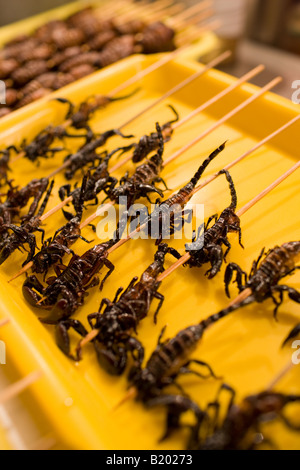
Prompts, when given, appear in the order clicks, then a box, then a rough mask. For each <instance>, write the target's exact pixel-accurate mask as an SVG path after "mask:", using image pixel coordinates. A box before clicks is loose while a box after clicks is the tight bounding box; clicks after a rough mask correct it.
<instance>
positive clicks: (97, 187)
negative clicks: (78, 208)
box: [59, 148, 123, 206]
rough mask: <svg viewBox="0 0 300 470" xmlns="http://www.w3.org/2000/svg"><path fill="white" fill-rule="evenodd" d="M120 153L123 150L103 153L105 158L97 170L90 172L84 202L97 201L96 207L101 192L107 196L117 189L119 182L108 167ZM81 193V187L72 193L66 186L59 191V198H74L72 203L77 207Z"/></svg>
mask: <svg viewBox="0 0 300 470" xmlns="http://www.w3.org/2000/svg"><path fill="white" fill-rule="evenodd" d="M119 151H121V152H123V149H122V148H120V149H116V150H113V151H112V152H110V153H109V154H108V153H107V152H105V153H103V158H102V160H101V161H100V163H99V165H98V166H97V167H96V168H95V171H94V172H93V173H91V171H90V172H89V178H88V181H87V185H86V190H85V193H84V202H88V201H95V202H94V205H98V204H99V200H98V195H99V194H100V192H102V191H104V193H105V194H106V195H107V194H109V192H110V191H112V190H113V188H115V186H116V185H117V183H118V180H117V179H116V178H114V177H113V176H110V173H109V171H108V165H109V162H110V160H111V158H112V156H113V155H115V154H116V153H117V152H119ZM99 158H100V156H99ZM80 191H81V189H80V188H79V187H76V185H75V189H74V190H73V191H71V185H70V184H66V185H64V186H62V187H61V188H60V189H59V197H60V199H61V200H62V201H63V200H64V199H65V196H67V197H70V196H72V202H73V205H74V206H75V205H77V204H78V200H79V198H80Z"/></svg>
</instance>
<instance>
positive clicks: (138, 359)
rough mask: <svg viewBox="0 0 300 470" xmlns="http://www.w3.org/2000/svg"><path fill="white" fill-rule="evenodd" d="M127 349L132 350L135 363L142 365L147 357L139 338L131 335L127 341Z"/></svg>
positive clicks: (138, 365)
mask: <svg viewBox="0 0 300 470" xmlns="http://www.w3.org/2000/svg"><path fill="white" fill-rule="evenodd" d="M126 349H128V350H129V351H130V352H131V355H132V358H133V360H134V361H135V365H136V366H137V367H141V365H142V363H143V360H144V357H145V350H144V348H143V346H142V344H141V343H140V342H139V341H138V340H137V339H135V338H131V337H130V338H129V340H128V341H127V343H126Z"/></svg>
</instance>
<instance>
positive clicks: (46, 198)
mask: <svg viewBox="0 0 300 470" xmlns="http://www.w3.org/2000/svg"><path fill="white" fill-rule="evenodd" d="M53 186H54V180H52V181H51V183H50V186H49V189H48V191H47V194H46V196H45V199H44V201H43V203H42V205H41V207H40V210H39V212H38V217H41V216H42V214H43V213H44V211H45V209H46V206H47V204H48V201H49V198H50V195H51V193H52V189H53Z"/></svg>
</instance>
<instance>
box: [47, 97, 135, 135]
mask: <svg viewBox="0 0 300 470" xmlns="http://www.w3.org/2000/svg"><path fill="white" fill-rule="evenodd" d="M137 91H138V90H134V91H133V92H132V93H130V94H128V95H125V96H120V97H116V98H114V97H112V96H104V95H97V96H93V97H90V98H87V99H86V100H85V101H83V102H82V103H80V105H79V106H78V109H77V110H76V107H75V105H74V104H73V103H72V102H71V101H70V100H68V99H66V98H56V100H55V101H58V102H59V103H62V104H67V105H68V106H69V109H68V111H67V114H66V116H65V120H67V121H70V125H71V126H72V127H74V128H75V129H87V130H88V131H90V130H91V129H90V126H89V120H90V119H91V118H92V117H93V115H94V114H95V112H96V111H98V110H99V109H101V108H105V107H106V106H107V105H108V104H110V103H114V102H116V101H122V100H126V99H128V98H131V97H132V96H134V95H135V93H136V92H137Z"/></svg>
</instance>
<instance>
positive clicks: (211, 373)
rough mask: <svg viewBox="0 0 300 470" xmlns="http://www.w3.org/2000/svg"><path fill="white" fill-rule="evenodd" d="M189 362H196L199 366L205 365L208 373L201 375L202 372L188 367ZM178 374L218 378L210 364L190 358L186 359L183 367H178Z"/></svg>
mask: <svg viewBox="0 0 300 470" xmlns="http://www.w3.org/2000/svg"><path fill="white" fill-rule="evenodd" d="M191 364H197V365H199V366H204V367H206V368H207V369H208V371H209V374H208V375H203V374H200V372H198V371H196V370H192V369H190V365H191ZM178 374H194V375H197V376H198V377H200V378H201V379H209V378H211V377H213V378H214V379H218V378H219V377H217V376H216V375H215V373H214V371H213V370H212V368H211V367H210V365H209V364H207V362H203V361H199V360H198V359H191V360H190V361H188V362H187V363H186V364H185V365H184V366H183V367H181V368H180V370H179V373H178Z"/></svg>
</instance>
